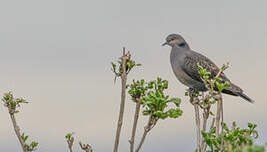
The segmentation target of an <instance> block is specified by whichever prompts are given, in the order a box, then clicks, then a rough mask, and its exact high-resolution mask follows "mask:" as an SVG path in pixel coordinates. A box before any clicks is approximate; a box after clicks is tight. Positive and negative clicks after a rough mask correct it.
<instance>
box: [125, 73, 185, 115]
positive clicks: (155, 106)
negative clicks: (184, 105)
mask: <svg viewBox="0 0 267 152" xmlns="http://www.w3.org/2000/svg"><path fill="white" fill-rule="evenodd" d="M128 88H129V90H128V93H129V94H130V95H131V96H132V98H137V97H141V100H142V105H143V108H144V110H143V115H152V116H153V117H154V118H155V119H156V120H158V119H166V118H168V117H169V118H178V117H179V116H181V115H182V110H181V109H180V108H179V107H180V103H181V99H179V98H169V96H168V95H165V93H164V91H165V90H166V89H167V88H168V81H167V80H162V79H161V78H157V80H154V81H149V82H147V83H146V82H145V81H144V80H143V79H142V80H140V81H133V83H132V84H131V85H128ZM169 103H173V104H174V105H175V108H170V109H168V110H166V108H167V107H168V104H169Z"/></svg>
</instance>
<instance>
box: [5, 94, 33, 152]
mask: <svg viewBox="0 0 267 152" xmlns="http://www.w3.org/2000/svg"><path fill="white" fill-rule="evenodd" d="M6 95H9V96H10V97H9V98H10V99H9V101H7V100H6V99H5V98H3V99H2V101H3V103H4V106H5V107H7V108H8V112H9V115H10V118H11V121H12V124H13V128H14V131H15V133H16V136H17V138H18V140H19V143H20V145H21V148H22V150H23V152H28V151H29V150H28V149H27V147H26V146H25V142H24V140H23V139H22V136H21V133H20V128H19V126H18V124H17V121H16V118H15V113H16V108H17V107H19V106H20V105H19V102H14V101H11V100H14V99H13V94H12V93H11V92H9V93H8V94H6ZM20 100H21V103H28V102H26V101H25V100H23V99H20ZM11 102H14V103H13V105H12V104H11ZM17 112H18V111H17Z"/></svg>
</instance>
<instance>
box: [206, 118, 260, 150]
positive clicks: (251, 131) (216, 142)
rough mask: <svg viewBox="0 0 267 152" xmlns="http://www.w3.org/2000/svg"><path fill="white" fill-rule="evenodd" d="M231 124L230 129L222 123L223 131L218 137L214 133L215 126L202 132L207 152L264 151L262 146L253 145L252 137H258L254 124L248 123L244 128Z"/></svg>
mask: <svg viewBox="0 0 267 152" xmlns="http://www.w3.org/2000/svg"><path fill="white" fill-rule="evenodd" d="M233 126H234V127H233V128H232V129H231V130H230V129H229V128H228V127H227V125H226V124H225V123H223V131H222V132H221V133H220V134H219V136H218V137H216V135H215V130H216V128H215V127H213V128H211V129H210V131H209V132H202V136H203V138H204V140H205V142H206V143H207V145H208V146H209V148H210V150H208V151H207V152H264V147H263V146H257V145H253V138H257V137H258V132H257V131H256V130H255V128H256V124H251V123H249V124H248V128H245V129H241V128H239V127H235V125H233Z"/></svg>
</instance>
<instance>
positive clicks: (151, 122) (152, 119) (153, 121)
mask: <svg viewBox="0 0 267 152" xmlns="http://www.w3.org/2000/svg"><path fill="white" fill-rule="evenodd" d="M156 123H157V119H155V117H154V116H153V115H150V117H149V119H148V123H147V125H146V126H145V127H144V133H143V136H142V138H141V141H140V143H139V144H138V146H137V149H136V150H135V152H139V150H140V149H141V147H142V145H143V143H144V141H145V138H146V136H147V134H148V132H149V131H150V130H151V129H152V128H153V127H154V126H155V125H156Z"/></svg>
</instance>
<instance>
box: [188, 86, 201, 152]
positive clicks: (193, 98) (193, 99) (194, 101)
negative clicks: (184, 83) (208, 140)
mask: <svg viewBox="0 0 267 152" xmlns="http://www.w3.org/2000/svg"><path fill="white" fill-rule="evenodd" d="M189 96H190V103H191V104H192V105H193V106H194V109H195V120H196V127H197V128H196V130H197V148H198V151H200V150H201V147H200V141H201V136H200V116H199V99H198V97H197V96H196V91H195V90H193V89H191V88H190V89H189Z"/></svg>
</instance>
